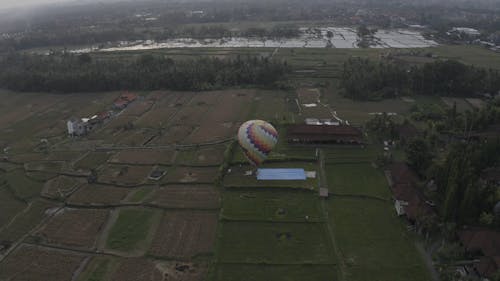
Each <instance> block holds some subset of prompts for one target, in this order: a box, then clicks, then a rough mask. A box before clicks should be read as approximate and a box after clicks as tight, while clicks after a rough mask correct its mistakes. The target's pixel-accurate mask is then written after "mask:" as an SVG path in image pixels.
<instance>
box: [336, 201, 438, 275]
mask: <svg viewBox="0 0 500 281" xmlns="http://www.w3.org/2000/svg"><path fill="white" fill-rule="evenodd" d="M328 211H329V214H330V219H331V223H332V224H333V225H335V227H334V228H333V229H334V232H335V237H336V240H337V243H338V245H339V247H340V250H341V252H342V255H343V258H344V262H345V263H346V264H347V277H348V280H354V281H358V280H359V281H365V280H381V281H382V280H384V281H385V280H394V281H396V280H415V281H417V280H430V277H429V276H428V273H427V269H426V268H425V265H424V262H423V260H422V258H421V256H420V255H419V254H418V252H417V251H416V249H415V245H414V238H413V237H412V236H411V235H412V233H411V232H408V231H407V230H406V229H405V227H404V226H403V224H401V221H400V220H399V218H398V217H397V216H396V212H395V211H394V209H393V206H392V204H391V203H389V202H380V201H377V200H370V199H357V198H330V199H329V202H328ZM375 276H376V277H375Z"/></svg>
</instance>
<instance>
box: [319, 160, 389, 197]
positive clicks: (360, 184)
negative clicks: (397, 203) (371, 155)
mask: <svg viewBox="0 0 500 281" xmlns="http://www.w3.org/2000/svg"><path fill="white" fill-rule="evenodd" d="M326 171H327V174H328V185H329V186H328V188H329V190H330V192H332V193H334V194H339V195H366V196H373V197H378V198H382V199H389V198H390V191H389V187H388V185H387V180H386V178H385V176H384V174H383V173H382V171H379V170H376V169H374V168H373V167H372V166H371V164H368V163H363V164H337V165H327V166H326Z"/></svg>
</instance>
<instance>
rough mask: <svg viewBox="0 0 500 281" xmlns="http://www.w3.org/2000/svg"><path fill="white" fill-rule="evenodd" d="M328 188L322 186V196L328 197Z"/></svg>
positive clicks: (320, 193)
mask: <svg viewBox="0 0 500 281" xmlns="http://www.w3.org/2000/svg"><path fill="white" fill-rule="evenodd" d="M328 195H329V193H328V188H324V187H321V188H320V189H319V197H322V198H328Z"/></svg>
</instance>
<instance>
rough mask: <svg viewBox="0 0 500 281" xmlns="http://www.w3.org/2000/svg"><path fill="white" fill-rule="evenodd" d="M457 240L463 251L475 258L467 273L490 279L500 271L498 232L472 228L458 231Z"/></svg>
mask: <svg viewBox="0 0 500 281" xmlns="http://www.w3.org/2000/svg"><path fill="white" fill-rule="evenodd" d="M458 238H459V240H460V243H461V244H462V245H463V246H464V248H465V250H466V251H467V252H468V253H469V254H470V255H472V256H474V258H475V262H474V263H473V264H472V265H471V266H470V269H472V270H469V272H470V271H474V272H475V273H477V275H479V276H480V277H483V278H492V277H493V275H494V274H495V273H496V272H498V270H499V269H500V232H498V231H496V230H494V229H488V228H483V227H472V228H467V229H463V230H461V231H459V232H458ZM490 280H491V279H490Z"/></svg>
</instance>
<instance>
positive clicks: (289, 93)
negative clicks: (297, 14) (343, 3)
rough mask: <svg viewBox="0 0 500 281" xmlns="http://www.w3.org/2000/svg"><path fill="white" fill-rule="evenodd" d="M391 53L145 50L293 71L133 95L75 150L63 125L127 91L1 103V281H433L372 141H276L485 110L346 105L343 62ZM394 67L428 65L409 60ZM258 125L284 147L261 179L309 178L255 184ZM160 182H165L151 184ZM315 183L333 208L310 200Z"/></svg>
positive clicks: (420, 100)
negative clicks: (334, 125) (267, 79)
mask: <svg viewBox="0 0 500 281" xmlns="http://www.w3.org/2000/svg"><path fill="white" fill-rule="evenodd" d="M386 51H387V50H385V51H384V50H375V49H359V50H345V49H326V48H325V49H294V50H293V51H292V49H279V50H276V52H274V49H260V48H255V49H244V48H242V49H231V50H229V49H213V50H208V49H204V48H200V49H197V50H183V49H170V50H155V51H151V52H154V53H156V54H160V55H166V56H169V57H170V56H172V57H176V58H177V57H182V58H183V59H189V58H192V57H203V56H210V57H213V56H217V57H231V58H236V56H238V55H240V56H245V55H247V54H250V55H259V56H260V55H263V56H266V55H273V56H274V57H275V58H278V59H286V60H287V63H288V64H289V65H290V66H291V67H292V69H293V71H292V72H291V73H289V74H287V76H286V81H287V82H290V85H285V86H286V87H283V89H285V90H283V89H280V90H278V89H272V88H266V89H262V88H253V87H250V86H249V87H248V88H245V89H241V88H230V89H220V90H213V91H206V92H176V91H163V90H162V91H145V92H137V94H138V95H139V98H138V100H137V101H135V102H133V103H132V104H130V105H129V106H128V107H127V108H126V109H124V110H123V111H120V110H115V111H114V114H113V116H112V117H110V118H109V120H106V121H104V123H103V124H101V125H98V126H97V128H95V129H94V130H92V131H91V132H90V133H89V134H88V135H86V136H82V137H68V136H67V135H66V121H67V119H69V118H71V117H78V118H86V117H90V116H93V115H94V114H96V113H98V112H103V111H104V112H106V111H110V110H114V109H113V106H112V104H113V101H114V100H115V99H116V98H117V97H119V95H120V94H121V92H110V93H86V94H67V95H62V94H57V95H56V94H49V93H26V94H24V93H11V92H4V91H0V133H1V134H0V159H2V160H0V201H1V202H0V203H1V204H0V242H2V243H3V242H4V241H7V242H8V243H7V244H8V245H7V250H2V249H0V280H17V279H16V278H18V279H21V280H36V279H34V277H40V278H42V279H41V280H56V281H57V280H78V281H84V280H85V281H90V280H93V281H96V280H116V281H127V280H131V281H136V280H159V281H160V280H185V281H205V280H207V281H242V280H245V281H254V280H255V281H261V280H265V281H267V280H269V281H274V280H276V281H324V280H339V281H365V280H375V281H393V280H394V281H398V280H408V281H413V280H415V281H420V280H430V277H429V273H428V269H427V268H426V267H425V263H424V262H423V259H422V257H421V255H420V253H419V252H418V251H417V249H416V247H415V242H416V241H417V238H415V237H414V233H413V232H411V231H408V230H407V229H406V225H405V222H404V221H402V220H401V218H399V217H397V216H396V213H395V211H394V207H393V205H392V201H391V194H390V190H389V188H388V184H387V182H386V179H385V177H384V174H383V171H382V169H379V168H375V165H374V162H376V160H377V158H378V157H379V156H380V155H381V154H382V153H383V146H381V145H374V144H372V143H370V141H371V138H372V136H371V135H370V134H367V135H366V136H365V138H366V140H367V142H368V143H367V144H365V145H364V146H362V147H361V146H350V145H346V146H340V145H321V146H314V145H310V146H309V145H307V146H306V145H303V146H296V145H292V144H289V143H287V138H286V128H287V126H288V125H289V124H293V123H299V124H301V123H303V122H304V119H305V118H308V117H311V118H328V119H331V118H334V116H336V117H338V118H340V119H342V120H347V121H349V123H350V124H354V125H356V126H359V127H363V126H364V125H365V124H366V122H367V121H368V120H370V119H371V118H373V116H374V115H375V114H379V113H381V112H391V113H395V114H396V115H395V116H396V117H395V118H396V119H397V120H403V119H405V118H410V117H411V114H412V107H414V106H427V105H431V104H433V105H436V106H437V107H439V108H440V109H443V110H445V109H446V108H450V107H451V106H453V105H454V104H455V103H456V104H457V109H458V110H459V111H464V110H471V109H473V108H480V107H482V106H484V100H482V99H464V98H460V99H457V98H445V99H441V98H440V97H437V96H404V97H402V98H401V97H398V98H394V99H386V100H383V101H370V102H362V101H353V100H350V99H347V98H345V97H343V96H341V95H340V92H339V91H338V89H337V87H336V85H337V82H338V78H339V75H340V74H341V70H342V63H343V62H344V61H346V60H347V59H348V58H349V57H351V56H357V57H363V58H372V59H375V60H380V59H381V55H382V54H384V52H386ZM429 51H430V52H432V53H433V54H436V55H438V56H440V57H453V58H457V59H459V60H461V61H464V62H467V63H470V64H475V65H486V66H492V67H495V68H499V67H498V65H499V64H498V62H497V61H498V58H496V57H493V56H491V54H490V53H487V52H485V51H484V50H482V49H479V48H475V47H463V46H440V47H435V48H432V49H429ZM401 52H402V51H401ZM416 53H418V52H416ZM142 54H144V52H141V51H133V52H129V53H120V54H116V53H110V54H96V55H95V57H96V59H98V58H100V57H105V56H117V57H123V58H130V57H138V56H140V55H142ZM395 54H396V55H398V52H396V51H395ZM92 56H94V55H92ZM400 59H401V60H404V61H412V63H421V62H422V61H423V60H422V57H420V56H418V54H417V55H415V54H402V55H401V56H400ZM427 59H429V60H433V58H427ZM499 69H500V68H499ZM297 104H299V106H297ZM311 104H316V106H314V105H311ZM306 105H307V106H306ZM14 109H17V110H14ZM254 118H256V119H263V120H267V121H270V122H271V123H272V124H273V125H274V126H275V127H276V128H277V129H278V131H279V134H280V138H279V142H278V144H277V146H276V147H275V149H274V150H273V151H272V152H271V154H270V156H269V159H268V161H267V162H266V163H264V164H263V165H262V167H264V168H303V169H305V170H306V171H314V172H316V174H317V176H316V178H308V179H306V180H304V181H259V180H257V179H256V176H255V171H256V168H255V167H254V166H251V165H249V164H248V162H247V160H246V159H245V158H244V155H243V153H242V152H241V149H239V147H238V146H237V143H236V142H235V138H234V137H235V134H236V132H237V129H238V127H239V126H240V124H241V123H242V122H244V121H246V120H249V119H254ZM418 125H419V126H427V124H418ZM319 152H321V153H319ZM398 153H399V152H398ZM395 154H396V152H395ZM320 155H321V156H322V157H319V156H320ZM398 155H399V154H398ZM397 157H399V158H401V159H404V154H403V153H400V155H399V156H397ZM322 160H324V163H323V161H322ZM322 164H324V165H322ZM323 166H324V174H323V171H322V170H323V169H322V168H323ZM156 170H158V171H162V172H163V171H164V172H165V174H164V176H163V177H161V178H160V179H158V180H154V179H150V178H149V176H150V175H151V173H152V172H153V171H156ZM245 174H247V175H245ZM321 176H323V177H321ZM323 179H326V181H324V183H323V182H322V180H323ZM322 184H325V185H326V187H328V189H329V192H330V193H329V198H321V197H320V196H319V194H318V191H319V190H318V187H320V186H321V185H322ZM58 210H59V211H58ZM80 253H82V254H80ZM83 253H84V254H83ZM4 255H5V256H4ZM84 259H85V263H83V261H84ZM16 274H17V275H16ZM73 274H75V276H73ZM44 278H45V279H44Z"/></svg>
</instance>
